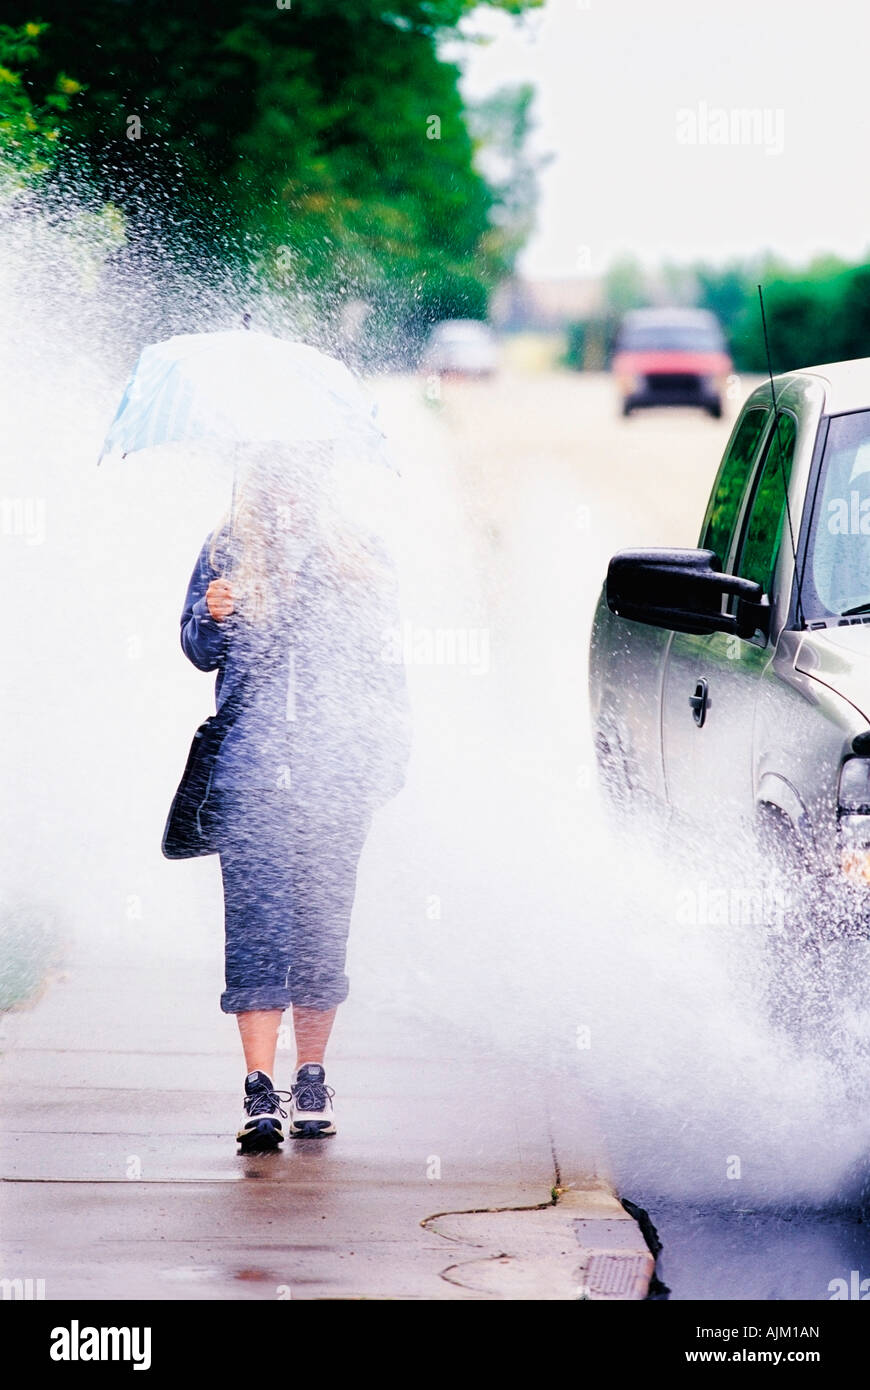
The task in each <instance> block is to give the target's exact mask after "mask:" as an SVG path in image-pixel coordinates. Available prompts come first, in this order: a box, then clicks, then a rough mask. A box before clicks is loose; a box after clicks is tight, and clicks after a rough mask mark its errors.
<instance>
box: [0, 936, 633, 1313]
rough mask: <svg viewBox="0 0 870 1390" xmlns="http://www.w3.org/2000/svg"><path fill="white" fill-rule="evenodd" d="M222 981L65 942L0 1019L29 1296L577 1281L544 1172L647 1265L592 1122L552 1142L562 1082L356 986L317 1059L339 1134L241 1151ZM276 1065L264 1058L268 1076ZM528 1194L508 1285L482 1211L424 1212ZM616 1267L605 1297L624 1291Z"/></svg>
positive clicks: (8, 1208)
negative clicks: (43, 979)
mask: <svg viewBox="0 0 870 1390" xmlns="http://www.w3.org/2000/svg"><path fill="white" fill-rule="evenodd" d="M220 985H221V981H220V979H219V977H218V974H217V968H216V966H215V964H214V963H213V962H212V961H210V960H207V959H206V960H201V959H198V958H194V959H193V960H186V959H179V960H171V961H165V960H163V959H161V958H160V957H159V956H158V955H157V954H156V953H155V952H154V951H153V949H149V947H148V945H147V943H146V942H145V941H143V940H140V941H139V942H138V943H136V944H134V945H133V946H132V947H131V946H130V945H129V943H128V946H127V948H126V955H125V957H124V958H123V959H122V958H121V957H120V954H119V953H118V952H117V949H116V950H114V951H113V950H112V949H107V948H106V947H105V946H104V947H103V948H101V949H99V950H96V949H94V948H91V951H90V952H88V951H86V950H85V949H83V948H79V950H78V952H77V954H76V955H75V956H74V957H73V958H72V959H71V960H70V961H69V962H68V964H67V966H66V968H65V969H64V971H63V972H62V973H60V974H59V975H57V976H56V977H55V978H54V979H53V980H52V981H51V982H50V984H49V986H48V988H47V989H46V991H45V992H44V994H43V996H42V998H41V999H40V1000H39V1001H38V1002H37V1003H36V1004H35V1005H33V1006H31V1007H29V1008H25V1009H22V1010H20V1011H17V1012H13V1013H10V1014H7V1015H4V1016H3V1017H2V1018H0V1088H2V1102H0V1177H2V1180H3V1181H2V1183H0V1232H2V1235H0V1276H2V1277H4V1278H10V1279H15V1278H20V1279H27V1278H31V1279H34V1280H37V1279H41V1280H44V1281H45V1284H44V1287H45V1296H46V1298H48V1299H57V1298H63V1299H66V1298H70V1299H79V1298H81V1299H87V1298H94V1299H147V1298H154V1299H178V1298H192V1299H239V1298H254V1299H255V1298H270V1299H275V1298H293V1299H298V1298H391V1299H392V1298H412V1299H413V1298H417V1299H419V1298H423V1299H459V1298H484V1299H486V1298H504V1297H521V1298H530V1297H544V1298H561V1297H572V1296H573V1297H576V1296H582V1295H578V1294H577V1293H576V1292H574V1285H575V1284H576V1281H577V1278H578V1277H580V1276H578V1273H577V1270H578V1268H579V1267H580V1264H581V1263H582V1261H581V1257H580V1249H579V1246H577V1247H576V1248H575V1244H574V1238H575V1237H577V1238H578V1239H579V1227H578V1229H577V1230H574V1231H573V1233H572V1231H570V1230H568V1227H567V1226H566V1225H565V1219H564V1218H567V1217H568V1215H569V1213H568V1211H567V1210H565V1211H564V1212H560V1206H561V1204H560V1205H559V1206H557V1207H555V1208H554V1207H552V1205H549V1204H551V1203H552V1200H553V1189H554V1188H555V1187H556V1186H557V1184H558V1183H559V1182H561V1185H562V1188H564V1189H568V1190H569V1192H570V1194H571V1195H570V1197H569V1198H566V1203H570V1202H573V1203H574V1204H575V1207H576V1210H575V1211H574V1212H573V1214H572V1216H571V1219H572V1221H573V1222H574V1225H575V1226H577V1221H578V1219H579V1218H583V1217H584V1216H585V1217H587V1218H588V1217H590V1216H598V1217H599V1218H602V1217H604V1218H610V1219H609V1220H607V1221H606V1222H605V1224H606V1226H607V1231H608V1239H607V1240H606V1241H605V1242H604V1243H605V1244H607V1245H611V1246H613V1247H614V1249H616V1250H625V1249H626V1248H627V1247H630V1248H631V1249H633V1250H634V1252H635V1255H636V1256H637V1258H636V1259H635V1262H634V1265H633V1266H632V1268H633V1270H634V1275H632V1276H631V1277H634V1278H637V1277H638V1269H640V1268H641V1266H643V1269H645V1268H646V1266H644V1265H643V1259H642V1256H641V1255H638V1247H639V1245H640V1244H641V1242H639V1241H638V1240H637V1239H636V1238H635V1237H636V1227H635V1226H634V1223H633V1222H631V1221H629V1220H627V1219H625V1215H624V1213H623V1212H622V1211H621V1209H617V1206H616V1204H615V1203H614V1201H613V1198H612V1197H611V1196H610V1195H609V1193H608V1189H607V1182H606V1170H605V1159H604V1155H603V1152H602V1148H601V1144H600V1142H599V1140H598V1139H597V1138H596V1137H595V1135H594V1133H593V1127H592V1124H591V1122H590V1124H589V1126H588V1127H586V1135H587V1138H586V1139H584V1141H583V1144H584V1148H583V1151H582V1152H580V1151H578V1150H577V1141H576V1139H572V1140H571V1141H570V1144H569V1145H568V1146H567V1147H564V1148H561V1149H560V1126H559V1123H558V1116H559V1110H560V1107H562V1106H571V1107H572V1108H573V1109H572V1116H571V1118H572V1124H571V1125H570V1127H567V1128H568V1129H570V1133H571V1134H572V1135H576V1133H577V1130H578V1126H577V1123H576V1119H577V1107H579V1106H580V1104H581V1098H580V1097H578V1096H570V1097H566V1096H559V1095H557V1094H555V1092H554V1091H553V1088H552V1087H551V1086H547V1085H546V1084H542V1082H541V1077H540V1075H539V1074H538V1075H537V1076H533V1075H523V1074H522V1071H521V1070H520V1069H517V1068H513V1067H506V1066H505V1063H504V1059H499V1058H494V1057H488V1056H486V1055H482V1054H479V1055H474V1053H473V1051H471V1050H466V1048H460V1046H458V1044H457V1040H456V1039H455V1038H454V1037H452V1036H451V1035H450V1034H449V1033H448V1032H446V1031H444V1030H443V1028H439V1025H438V1024H437V1022H432V1023H431V1024H424V1023H422V1022H421V1021H420V1020H419V1019H407V1018H402V1017H400V1016H391V1015H390V1014H388V1013H387V1012H385V1011H383V1010H381V1011H375V1010H373V1009H367V1008H366V1006H365V1004H364V1003H363V1002H360V1001H359V1000H357V999H354V998H353V996H352V997H351V1000H349V1001H348V1003H347V1005H345V1006H344V1008H343V1009H342V1010H341V1011H340V1013H339V1018H338V1023H337V1026H336V1031H335V1035H334V1041H333V1045H332V1047H331V1050H330V1055H329V1067H328V1079H329V1082H330V1084H331V1085H332V1086H334V1088H335V1090H336V1118H337V1123H338V1130H339V1132H338V1134H337V1135H336V1136H335V1137H334V1138H331V1139H327V1140H319V1141H312V1140H307V1141H305V1140H296V1141H288V1142H287V1143H286V1144H285V1146H284V1149H283V1151H282V1152H280V1153H278V1154H274V1155H271V1154H270V1155H262V1156H257V1157H241V1156H238V1155H237V1152H236V1148H235V1144H234V1140H233V1135H234V1133H235V1129H236V1127H237V1124H238V1120H239V1115H240V1109H241V1087H242V1081H243V1075H244V1068H243V1064H242V1062H241V1054H240V1049H239V1045H238V1041H237V1035H236V1028H235V1021H234V1020H233V1019H230V1018H226V1017H224V1016H223V1015H221V1013H220V1012H219V1009H218V1006H217V1003H216V1000H217V996H218V993H219V990H220ZM463 1043H465V1040H463ZM466 1047H467V1044H466ZM292 1064H293V1052H292V1051H291V1050H289V1049H288V1050H282V1051H280V1052H279V1064H278V1068H277V1072H278V1075H277V1078H276V1080H277V1083H278V1085H279V1086H280V1087H282V1088H286V1087H287V1084H288V1082H289V1078H290V1072H291V1067H292ZM579 1128H580V1129H584V1126H580V1127H579ZM583 1192H586V1193H587V1194H589V1195H587V1197H584V1198H582V1199H581V1197H580V1195H579V1194H581V1193H583ZM578 1202H579V1206H578V1205H577V1203H578ZM584 1202H585V1206H584ZM535 1207H542V1208H545V1209H546V1210H548V1211H550V1212H553V1213H554V1216H553V1217H552V1218H548V1220H547V1222H545V1223H544V1225H543V1226H542V1224H541V1220H542V1217H541V1213H539V1214H538V1215H537V1216H536V1218H535V1220H536V1223H537V1224H536V1227H535V1232H534V1241H533V1245H534V1249H535V1250H536V1251H537V1252H538V1253H537V1254H536V1255H534V1258H533V1259H532V1264H531V1266H529V1263H528V1258H530V1257H528V1258H527V1256H528V1252H527V1256H523V1252H522V1250H520V1248H519V1246H521V1245H522V1243H523V1240H524V1239H525V1234H526V1232H527V1230H528V1227H527V1226H526V1227H523V1228H522V1235H521V1237H518V1238H517V1239H518V1241H519V1244H518V1247H517V1262H515V1264H514V1266H513V1268H512V1269H510V1271H509V1275H510V1276H511V1277H509V1279H508V1283H507V1284H506V1285H505V1284H504V1283H503V1282H502V1281H501V1280H500V1278H499V1277H493V1272H492V1268H491V1263H492V1262H493V1261H495V1262H496V1263H498V1262H500V1265H501V1266H502V1267H507V1266H510V1263H511V1260H510V1253H511V1252H510V1246H511V1239H512V1237H511V1235H510V1233H509V1230H508V1228H506V1227H505V1224H504V1223H505V1220H506V1218H505V1217H503V1216H502V1217H498V1218H495V1219H496V1220H497V1221H498V1222H499V1226H498V1228H497V1229H496V1228H493V1232H492V1239H490V1238H489V1237H488V1235H487V1230H486V1227H485V1225H484V1226H483V1227H481V1225H480V1218H479V1217H477V1218H475V1219H474V1221H472V1222H471V1223H470V1224H468V1225H463V1220H465V1218H463V1219H458V1218H454V1217H452V1216H451V1218H450V1220H449V1221H438V1222H435V1223H430V1224H429V1225H427V1224H425V1223H426V1222H427V1218H431V1217H433V1216H436V1215H438V1214H442V1213H467V1212H478V1213H479V1212H481V1211H482V1210H483V1211H486V1210H487V1209H490V1208H502V1209H503V1208H535ZM556 1212H560V1216H559V1219H560V1221H561V1222H562V1225H561V1226H560V1227H559V1228H558V1230H557V1227H556V1225H555V1224H554V1223H555V1213H556ZM614 1218H615V1219H614ZM517 1220H518V1221H520V1220H524V1221H527V1220H528V1217H527V1215H522V1216H519V1217H517ZM550 1223H552V1224H550ZM583 1225H584V1223H583V1221H582V1220H580V1222H579V1226H580V1227H583ZM586 1229H587V1230H588V1229H590V1227H589V1225H588V1221H587V1222H586ZM598 1229H603V1227H599V1228H598ZM550 1231H552V1232H553V1240H554V1242H555V1245H554V1255H555V1256H556V1257H557V1259H558V1260H560V1261H561V1266H560V1268H561V1273H559V1274H558V1275H557V1276H553V1272H552V1270H550V1271H547V1270H546V1252H547V1247H548V1241H549V1239H550V1237H549V1232H550ZM566 1231H568V1241H567V1245H566V1239H565V1232H566ZM542 1240H543V1242H544V1245H543V1265H541V1258H542V1256H541V1249H542V1246H541V1242H542ZM590 1243H591V1244H593V1245H594V1242H590ZM599 1244H600V1242H599ZM556 1246H558V1250H556V1248H555V1247H556ZM490 1247H492V1248H490ZM530 1249H531V1247H530ZM506 1252H507V1253H506ZM535 1260H537V1261H538V1264H535ZM566 1260H567V1263H566ZM524 1261H525V1262H524ZM638 1262H639V1263H638ZM539 1266H540V1268H539ZM464 1267H467V1270H468V1275H467V1277H466V1275H465V1274H464V1273H463V1269H464ZM627 1268H628V1267H627V1266H625V1265H623V1268H622V1275H620V1277H619V1278H618V1279H616V1281H615V1282H614V1280H613V1278H612V1277H611V1284H613V1288H612V1289H611V1292H610V1294H609V1296H611V1297H637V1296H639V1295H638V1293H637V1291H634V1292H626V1291H625V1288H624V1287H622V1286H624V1285H625V1278H626V1270H627ZM481 1269H483V1270H484V1274H483V1277H481V1276H480V1275H479V1273H478V1271H480V1270H481ZM643 1269H642V1270H641V1275H643ZM536 1270H538V1275H536V1273H535V1271H536ZM496 1273H498V1271H496ZM518 1273H520V1274H521V1276H522V1277H521V1278H519V1280H517V1278H516V1277H513V1276H516V1275H517V1274H518ZM628 1273H629V1274H631V1271H630V1270H629V1271H628ZM538 1276H541V1277H538ZM541 1278H543V1282H541ZM620 1280H621V1284H620ZM606 1282H607V1281H606V1279H605V1283H606ZM629 1282H630V1280H629ZM617 1284H620V1287H622V1292H617V1291H616V1285H617ZM632 1287H633V1286H632ZM536 1290H537V1292H536ZM593 1296H596V1295H595V1294H593ZM597 1296H608V1294H607V1292H606V1290H605V1292H604V1293H603V1294H599V1295H597ZM641 1296H642V1295H641Z"/></svg>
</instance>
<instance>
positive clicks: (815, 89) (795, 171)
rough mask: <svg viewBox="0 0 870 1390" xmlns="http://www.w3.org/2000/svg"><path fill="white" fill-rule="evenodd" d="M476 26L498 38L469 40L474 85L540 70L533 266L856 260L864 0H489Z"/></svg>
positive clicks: (533, 78)
mask: <svg viewBox="0 0 870 1390" xmlns="http://www.w3.org/2000/svg"><path fill="white" fill-rule="evenodd" d="M467 27H468V28H469V29H470V30H471V31H472V32H475V33H480V34H488V35H491V36H493V37H492V41H491V42H490V43H488V44H487V45H486V46H483V47H479V48H474V49H472V50H471V51H469V50H468V49H467V48H466V49H464V50H463V51H464V57H463V60H462V61H463V66H464V68H465V74H466V76H465V84H464V85H465V91H466V94H467V95H468V96H472V97H473V96H479V95H483V94H485V93H486V92H488V91H490V90H491V89H492V88H494V87H497V86H499V85H501V84H502V83H505V82H518V81H529V82H531V83H533V85H534V86H535V88H536V89H537V100H536V104H535V116H536V121H537V130H536V134H535V147H536V148H537V149H539V150H541V151H547V152H550V153H551V154H552V155H553V156H554V158H553V160H552V162H551V163H550V165H549V166H548V168H547V169H545V170H544V171H543V172H542V174H541V175H540V185H541V197H540V204H539V209H538V228H537V231H536V233H535V235H534V237H533V239H532V241H531V242H530V244H529V246H528V247H527V249H526V251H525V253H524V255H523V258H522V262H521V266H522V268H523V270H524V271H525V272H526V273H528V274H530V275H534V276H546V275H572V274H574V273H576V272H577V271H578V270H581V271H582V270H583V269H584V268H588V269H589V270H591V271H592V272H593V273H598V272H599V271H600V270H602V269H603V268H604V267H605V265H606V264H607V263H608V261H609V260H610V259H611V258H612V257H613V256H615V255H618V254H620V253H623V252H634V253H635V254H637V255H638V256H639V257H640V258H641V259H644V260H658V259H660V258H668V259H674V260H683V259H695V258H696V257H705V258H709V259H711V260H722V259H725V258H728V257H730V256H732V255H738V254H746V253H751V252H754V251H757V250H760V249H763V248H766V247H769V248H771V249H773V250H776V251H778V252H780V253H782V254H783V255H785V256H787V257H788V258H789V259H792V260H796V261H802V260H804V259H806V258H807V257H809V256H811V255H813V254H815V253H816V252H818V251H822V250H834V251H837V252H839V253H840V254H842V255H845V256H847V257H851V258H855V259H858V258H863V257H864V255H865V253H866V251H867V248H868V246H870V139H868V136H870V62H868V56H867V50H868V38H870V13H868V12H867V11H865V9H864V8H863V6H861V5H860V4H859V3H858V0H825V3H817V2H816V3H810V0H728V3H727V4H723V5H715V6H713V5H710V4H705V3H704V0H658V2H657V3H652V0H548V3H547V4H546V5H545V7H544V9H543V10H541V11H537V12H534V13H532V14H530V15H529V16H527V17H526V18H525V19H524V20H522V21H520V22H517V21H516V20H511V19H509V18H507V17H506V16H503V15H497V14H492V13H487V12H486V11H479V12H477V13H476V14H475V16H474V17H473V18H472V19H471V20H470V21H468V26H467ZM450 56H453V52H452V51H451V54H450ZM741 111H744V112H749V111H754V112H757V113H758V115H757V117H755V118H754V122H753V121H750V120H746V121H743V122H742V121H741V117H740V112H741Z"/></svg>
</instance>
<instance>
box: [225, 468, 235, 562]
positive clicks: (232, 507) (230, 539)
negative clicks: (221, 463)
mask: <svg viewBox="0 0 870 1390" xmlns="http://www.w3.org/2000/svg"><path fill="white" fill-rule="evenodd" d="M237 483H238V469H237V467H236V466H235V464H234V465H233V491H232V496H231V497H230V527H229V535H228V537H227V571H226V572H227V576H229V574H230V573H231V571H232V567H233V532H234V530H235V524H236V491H237Z"/></svg>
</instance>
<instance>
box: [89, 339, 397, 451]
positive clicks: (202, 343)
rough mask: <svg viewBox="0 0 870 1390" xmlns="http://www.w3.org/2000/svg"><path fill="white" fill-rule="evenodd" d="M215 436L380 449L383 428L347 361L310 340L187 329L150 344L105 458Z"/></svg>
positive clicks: (122, 406)
mask: <svg viewBox="0 0 870 1390" xmlns="http://www.w3.org/2000/svg"><path fill="white" fill-rule="evenodd" d="M206 440H214V441H224V442H225V443H230V444H245V443H251V444H254V443H270V442H281V443H290V444H292V443H302V442H305V441H316V440H324V441H326V440H332V441H336V442H344V443H346V444H355V445H356V446H359V447H366V446H368V448H371V447H372V446H377V445H379V444H380V443H382V441H383V433H382V431H381V430H380V429H379V428H378V426H377V425H376V423H375V419H374V407H373V405H372V403H371V402H370V401H369V400H368V399H367V397H366V395H365V393H364V392H363V390H362V389H361V387H360V385H359V383H358V382H357V381H356V379H355V378H354V377H353V376H352V375H351V373H350V372H349V371H348V369H347V367H346V366H345V365H344V363H342V362H339V361H337V360H336V359H335V358H333V357H328V356H327V355H326V354H325V353H323V352H320V351H319V350H318V349H317V348H313V347H308V346H307V345H306V344H304V343H294V342H289V341H287V340H285V339H282V338H273V337H271V335H269V334H268V333H258V332H253V331H250V330H244V329H239V330H231V331H228V332H220V333H182V334H178V335H177V336H175V337H173V338H168V339H167V340H166V341H165V342H162V343H155V344H153V345H152V346H151V347H147V348H145V349H144V351H143V352H142V354H141V356H140V358H139V361H138V362H137V364H136V367H135V369H134V371H133V375H132V376H131V378H130V380H129V382H128V383H127V388H126V390H125V392H124V395H123V398H122V400H121V404H120V405H119V407H118V410H117V413H116V415H115V418H114V420H113V421H112V424H111V425H110V427H109V432H108V434H107V435H106V439H105V442H104V444H103V448H102V452H101V454H100V459H101V460H102V459H103V458H105V457H106V456H107V455H110V454H114V453H118V452H120V454H121V455H122V457H123V456H124V455H126V454H130V453H133V452H135V451H136V450H139V449H148V448H152V447H153V446H155V445H159V444H177V443H194V442H198V441H206ZM384 462H389V461H388V459H387V458H386V456H384Z"/></svg>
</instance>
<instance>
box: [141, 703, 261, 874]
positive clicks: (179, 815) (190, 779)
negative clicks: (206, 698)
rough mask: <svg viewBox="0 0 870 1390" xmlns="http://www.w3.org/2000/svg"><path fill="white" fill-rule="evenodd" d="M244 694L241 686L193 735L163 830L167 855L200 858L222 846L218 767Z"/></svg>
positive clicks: (164, 847)
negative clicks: (217, 802)
mask: <svg viewBox="0 0 870 1390" xmlns="http://www.w3.org/2000/svg"><path fill="white" fill-rule="evenodd" d="M244 697H245V689H244V687H241V688H240V689H239V690H237V691H235V693H234V694H232V695H231V696H230V697H229V699H228V700H225V701H224V703H223V704H222V705H221V707H220V709H219V710H218V712H217V714H213V715H211V717H210V718H209V719H207V720H206V721H205V723H204V724H200V726H199V728H198V729H197V731H196V733H195V734H194V736H193V742H192V743H191V745H190V752H189V753H188V755H187V763H186V765H185V769H184V772H183V774H182V778H181V781H180V782H179V784H178V791H177V792H176V793H175V796H174V797H173V798H172V805H171V806H170V808H169V815H168V816H167V818H166V826H165V828H164V831H163V843H162V846H161V848H162V850H163V853H164V855H165V856H166V858H167V859H196V858H198V857H199V856H200V855H203V854H217V853H218V852H219V850H220V845H219V844H218V840H219V837H220V825H219V823H218V816H217V813H216V809H215V804H214V802H215V798H214V793H213V789H212V782H213V780H214V769H215V763H216V762H217V757H218V753H219V752H220V750H221V744H222V743H223V741H224V739H225V738H226V736H227V734H228V733H229V731H230V729H231V728H232V726H233V724H234V723H235V722H236V719H237V718H238V716H239V714H240V712H241V709H242V705H243V703H244Z"/></svg>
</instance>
